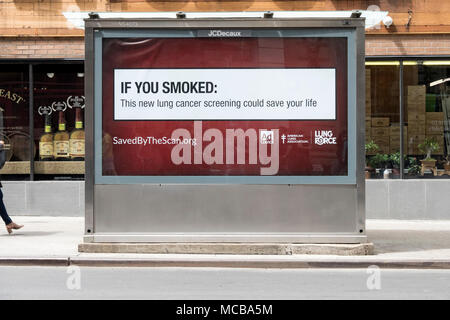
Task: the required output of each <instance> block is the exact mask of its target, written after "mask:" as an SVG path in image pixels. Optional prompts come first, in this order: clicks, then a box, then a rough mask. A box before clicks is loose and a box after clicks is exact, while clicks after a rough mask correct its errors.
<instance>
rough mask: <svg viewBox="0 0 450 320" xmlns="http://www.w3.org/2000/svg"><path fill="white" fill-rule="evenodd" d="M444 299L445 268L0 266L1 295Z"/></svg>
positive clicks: (449, 292) (449, 273)
mask: <svg viewBox="0 0 450 320" xmlns="http://www.w3.org/2000/svg"><path fill="white" fill-rule="evenodd" d="M368 284H369V286H368ZM449 298H450V270H388V269H381V270H380V269H371V270H369V273H368V270H366V269H297V270H292V269H283V270H282V269H221V268H102V267H99V268H92V267H82V268H78V267H71V268H66V267H18V266H12V267H0V300H5V299H163V300H165V299H170V300H173V299H183V300H184V299H188V300H189V299H200V300H202V299H238V300H239V299H269V300H271V299H275V300H277V299H449Z"/></svg>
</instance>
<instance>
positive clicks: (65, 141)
mask: <svg viewBox="0 0 450 320" xmlns="http://www.w3.org/2000/svg"><path fill="white" fill-rule="evenodd" d="M53 149H54V156H55V160H58V161H65V160H70V154H69V133H68V132H67V130H66V120H65V119H64V112H63V111H59V117H58V131H57V132H56V133H55V135H54V137H53Z"/></svg>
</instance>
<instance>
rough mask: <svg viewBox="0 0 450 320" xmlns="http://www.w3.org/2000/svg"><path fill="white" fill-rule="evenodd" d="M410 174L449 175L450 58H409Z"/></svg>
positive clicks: (406, 105)
mask: <svg viewBox="0 0 450 320" xmlns="http://www.w3.org/2000/svg"><path fill="white" fill-rule="evenodd" d="M404 84H405V119H406V121H407V124H408V138H407V149H406V153H407V159H406V162H407V165H406V167H405V168H406V170H407V173H408V174H407V176H408V177H410V178H417V177H425V178H448V177H449V175H450V166H449V164H450V163H449V161H447V160H450V159H448V158H447V157H448V151H449V143H450V139H449V138H450V136H449V134H450V131H449V117H450V95H449V93H450V61H406V62H405V67H404Z"/></svg>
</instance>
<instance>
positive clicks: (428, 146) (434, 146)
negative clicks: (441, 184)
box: [419, 138, 439, 167]
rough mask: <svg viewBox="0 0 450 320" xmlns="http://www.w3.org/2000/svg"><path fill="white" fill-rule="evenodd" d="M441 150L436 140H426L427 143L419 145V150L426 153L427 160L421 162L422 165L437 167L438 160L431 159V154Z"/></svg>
mask: <svg viewBox="0 0 450 320" xmlns="http://www.w3.org/2000/svg"><path fill="white" fill-rule="evenodd" d="M438 149H439V144H438V143H437V142H436V140H434V138H425V141H424V142H423V143H421V144H419V150H420V151H422V152H424V153H426V156H425V159H423V160H420V162H422V165H424V164H425V165H426V166H433V167H434V166H435V165H436V159H433V158H432V157H431V153H432V152H434V151H436V150H438Z"/></svg>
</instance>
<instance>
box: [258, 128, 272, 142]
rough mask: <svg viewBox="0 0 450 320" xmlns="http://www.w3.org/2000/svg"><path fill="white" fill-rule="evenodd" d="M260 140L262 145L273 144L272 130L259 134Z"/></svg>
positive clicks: (262, 131)
mask: <svg viewBox="0 0 450 320" xmlns="http://www.w3.org/2000/svg"><path fill="white" fill-rule="evenodd" d="M259 140H260V143H261V144H273V140H274V137H273V131H271V130H261V131H260V132H259Z"/></svg>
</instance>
